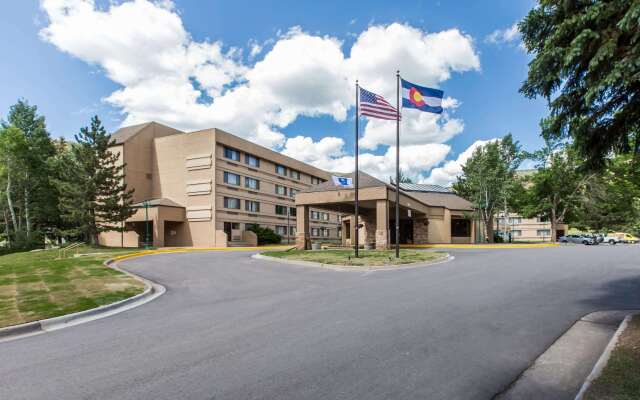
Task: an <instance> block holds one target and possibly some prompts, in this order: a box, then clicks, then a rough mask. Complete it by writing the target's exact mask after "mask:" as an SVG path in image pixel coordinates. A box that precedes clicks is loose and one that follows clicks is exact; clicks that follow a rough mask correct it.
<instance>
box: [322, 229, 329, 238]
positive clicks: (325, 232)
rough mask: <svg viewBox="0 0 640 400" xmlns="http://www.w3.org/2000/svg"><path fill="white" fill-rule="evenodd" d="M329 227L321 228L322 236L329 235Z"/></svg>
mask: <svg viewBox="0 0 640 400" xmlns="http://www.w3.org/2000/svg"><path fill="white" fill-rule="evenodd" d="M329 231H330V229H327V228H322V236H324V237H329V233H330V232H329Z"/></svg>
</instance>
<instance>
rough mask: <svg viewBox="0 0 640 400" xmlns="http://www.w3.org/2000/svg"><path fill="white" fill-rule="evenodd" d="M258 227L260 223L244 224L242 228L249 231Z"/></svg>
mask: <svg viewBox="0 0 640 400" xmlns="http://www.w3.org/2000/svg"><path fill="white" fill-rule="evenodd" d="M259 227H260V225H258V224H244V229H245V230H247V231H251V230H254V229H257V228H259Z"/></svg>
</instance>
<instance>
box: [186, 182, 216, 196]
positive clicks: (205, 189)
mask: <svg viewBox="0 0 640 400" xmlns="http://www.w3.org/2000/svg"><path fill="white" fill-rule="evenodd" d="M210 193H211V179H199V180H192V181H187V195H188V196H198V195H203V194H210Z"/></svg>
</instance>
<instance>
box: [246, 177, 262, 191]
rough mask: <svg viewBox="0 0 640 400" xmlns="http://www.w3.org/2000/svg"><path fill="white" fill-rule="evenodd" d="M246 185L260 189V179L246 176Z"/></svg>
mask: <svg viewBox="0 0 640 400" xmlns="http://www.w3.org/2000/svg"><path fill="white" fill-rule="evenodd" d="M244 186H245V187H246V188H249V189H253V190H260V181H259V180H257V179H254V178H249V177H245V178H244Z"/></svg>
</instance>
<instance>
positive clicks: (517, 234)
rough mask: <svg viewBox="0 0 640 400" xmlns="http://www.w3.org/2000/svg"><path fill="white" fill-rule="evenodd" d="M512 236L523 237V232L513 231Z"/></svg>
mask: <svg viewBox="0 0 640 400" xmlns="http://www.w3.org/2000/svg"><path fill="white" fill-rule="evenodd" d="M511 236H512V237H520V236H522V231H521V230H519V229H516V230H513V231H511Z"/></svg>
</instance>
